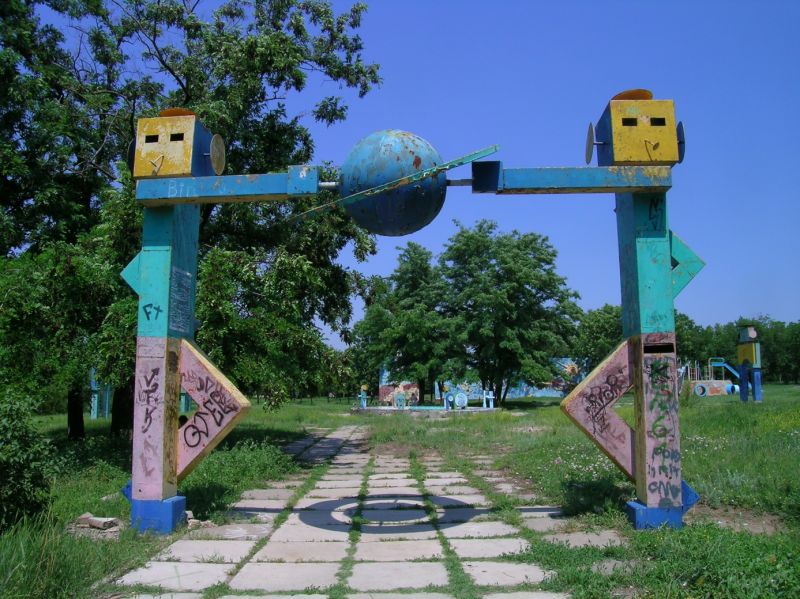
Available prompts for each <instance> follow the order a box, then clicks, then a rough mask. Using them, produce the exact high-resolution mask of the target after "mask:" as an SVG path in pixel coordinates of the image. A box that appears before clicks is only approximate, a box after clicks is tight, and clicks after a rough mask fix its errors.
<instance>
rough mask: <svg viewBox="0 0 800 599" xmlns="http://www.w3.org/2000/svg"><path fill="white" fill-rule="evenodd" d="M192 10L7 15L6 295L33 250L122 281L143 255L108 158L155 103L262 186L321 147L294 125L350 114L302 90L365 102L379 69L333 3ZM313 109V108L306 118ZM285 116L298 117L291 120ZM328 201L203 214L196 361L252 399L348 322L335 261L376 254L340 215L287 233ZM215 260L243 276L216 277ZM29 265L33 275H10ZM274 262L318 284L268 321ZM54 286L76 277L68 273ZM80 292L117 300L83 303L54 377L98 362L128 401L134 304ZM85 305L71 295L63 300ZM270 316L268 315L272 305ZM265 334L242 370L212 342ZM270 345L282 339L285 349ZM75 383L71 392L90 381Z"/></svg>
mask: <svg viewBox="0 0 800 599" xmlns="http://www.w3.org/2000/svg"><path fill="white" fill-rule="evenodd" d="M45 6H46V7H47V8H48V10H47V11H42V12H41V14H43V15H47V19H49V20H50V22H45V23H43V22H42V19H44V18H45V17H41V18H40V17H38V16H37V15H38V14H40V11H39V10H38V9H39V8H40V7H45ZM196 7H197V3H189V2H182V1H179V0H124V1H123V2H119V3H113V4H112V3H110V2H103V1H102V0H74V1H70V2H52V1H45V0H42V1H37V0H30V1H27V2H25V1H23V0H10V2H7V3H3V6H2V7H0V11H2V12H0V15H2V17H3V19H2V24H1V25H0V41H1V42H2V56H1V57H2V60H0V69H1V70H0V72H2V74H3V76H4V81H5V82H6V85H5V86H4V88H3V89H2V90H0V140H2V141H0V158H2V161H1V162H0V168H2V169H3V170H2V175H3V176H2V177H0V196H2V202H3V211H2V214H1V215H0V234H1V237H0V249H1V250H2V252H3V253H4V254H6V255H7V257H6V258H5V259H4V260H5V263H4V265H3V269H2V270H1V271H0V276H6V275H8V276H9V277H10V278H9V281H8V283H7V284H8V285H11V284H13V277H12V276H11V274H9V273H13V272H16V271H18V270H20V268H22V267H26V266H29V265H33V266H31V268H40V267H42V268H43V266H42V265H41V264H39V265H38V266H37V265H36V264H34V262H35V261H34V259H33V258H27V257H25V255H27V254H39V253H42V254H45V253H47V252H48V251H49V252H51V254H49V255H53V254H63V255H75V256H80V257H81V258H82V259H85V260H87V261H88V262H90V263H96V264H97V265H98V266H102V268H100V269H99V272H101V273H103V275H105V273H106V272H110V273H114V276H115V277H117V275H118V273H119V271H120V270H121V268H122V267H124V265H125V264H126V263H127V261H128V260H130V258H131V257H132V256H133V254H135V251H136V250H137V249H138V246H139V241H138V229H139V227H140V215H139V213H138V209H137V208H136V206H135V201H134V200H133V194H132V182H131V180H130V179H129V178H128V177H127V172H126V169H125V167H124V166H120V165H119V163H118V161H119V160H120V159H121V158H123V157H124V156H125V151H126V148H127V146H128V143H129V141H130V140H131V139H132V137H133V130H134V126H135V123H136V119H137V118H138V117H140V116H153V115H155V114H157V113H158V111H159V110H160V109H162V108H165V107H171V106H183V107H186V108H189V109H191V110H193V111H194V112H196V113H197V114H198V115H199V117H200V118H201V120H202V121H204V123H205V124H206V125H207V126H208V127H209V128H210V129H211V130H212V131H214V132H218V133H221V134H222V135H223V137H224V138H225V139H227V140H228V167H227V168H228V171H227V172H228V173H248V172H266V171H270V170H279V169H283V168H285V167H286V166H287V165H288V164H298V163H304V162H307V161H309V160H310V159H311V156H312V153H313V148H314V146H313V140H312V138H311V135H310V133H309V130H308V128H307V127H306V125H305V124H304V123H305V120H304V118H303V115H304V114H306V113H309V114H310V116H311V117H312V118H314V119H316V120H317V121H320V122H323V123H325V124H327V125H332V124H334V123H336V122H338V121H341V120H342V119H344V118H345V117H346V115H347V105H346V104H345V103H344V101H343V100H342V98H340V97H336V96H328V97H321V98H320V97H316V98H314V91H313V87H312V86H310V85H309V83H317V82H319V81H323V80H327V81H331V82H334V83H336V84H338V85H339V86H340V87H348V88H353V89H355V90H356V91H357V93H358V95H359V96H363V95H364V94H366V93H367V92H368V91H369V90H370V88H371V87H372V86H373V85H375V84H376V83H378V82H379V76H378V67H377V65H374V64H369V63H367V62H365V61H364V60H363V57H362V43H361V40H360V38H359V37H358V35H356V34H355V33H354V32H355V30H356V29H357V28H358V27H359V26H360V24H361V18H362V15H363V13H364V11H365V9H366V7H365V5H363V4H355V5H354V6H353V7H352V8H351V9H350V10H347V11H345V12H343V13H341V14H336V13H335V12H334V10H333V9H332V7H331V6H330V3H329V2H325V1H316V0H311V1H301V0H231V1H228V2H224V3H223V4H221V5H220V6H219V7H218V8H217V9H216V10H215V11H214V13H213V15H212V17H211V18H210V19H209V20H208V21H207V22H206V21H203V20H202V19H201V18H200V17H199V16H198V15H197V14H196V13H195V8H196ZM65 24H66V25H67V26H65ZM64 31H66V32H67V33H68V35H69V39H66V38H65V36H64V33H63V32H64ZM307 87H309V88H310V93H307V92H306V91H305V90H306V88H307ZM290 98H292V99H293V101H294V102H296V104H293V103H292V102H291V101H290ZM309 102H310V103H311V105H313V109H312V110H310V111H307V110H305V108H304V107H305V106H308V105H309ZM293 105H297V106H301V108H300V109H295V110H292V108H291V107H292V106H293ZM326 199H329V198H325V197H324V196H323V197H320V198H319V199H317V200H306V201H300V202H291V203H290V202H273V203H269V204H247V205H245V204H237V205H224V206H204V208H203V215H202V216H203V218H202V225H201V243H202V247H203V252H202V254H203V255H202V257H201V259H202V261H203V262H202V264H201V267H200V272H201V274H202V277H203V278H205V279H207V281H206V282H205V284H204V282H203V280H201V281H200V284H201V286H203V285H204V287H203V289H204V290H205V291H203V294H202V298H200V301H199V303H198V313H199V314H201V315H202V317H203V319H204V320H205V321H207V322H208V323H209V324H208V325H207V326H205V325H204V326H203V327H202V328H201V329H200V331H201V332H200V339H201V341H204V342H205V343H208V344H213V345H212V346H211V347H208V346H207V347H206V349H207V350H209V351H210V352H212V353H214V352H215V351H216V354H215V355H217V356H218V357H222V359H223V362H224V364H223V366H224V367H226V368H228V369H229V370H230V371H232V372H234V373H235V374H234V375H233V378H235V379H237V378H238V379H241V384H242V385H243V386H245V387H248V388H257V387H258V386H263V385H264V384H265V381H267V380H271V381H277V380H278V379H281V378H282V379H283V380H284V381H287V382H288V381H290V380H292V378H293V376H294V374H295V371H293V370H292V366H291V365H292V364H295V363H300V364H303V363H307V362H303V360H302V358H304V357H305V356H306V354H307V352H308V351H309V348H310V347H311V346H312V345H313V347H314V348H315V350H314V351H317V350H319V349H320V347H321V345H320V343H319V335H318V333H316V328H315V326H314V322H315V320H319V321H321V322H324V323H326V324H328V325H329V326H331V327H332V328H333V329H334V330H343V328H344V325H345V323H346V322H347V321H348V320H349V317H350V310H351V307H350V294H351V292H352V291H353V289H354V288H355V287H354V284H355V278H354V276H353V274H352V273H351V272H349V271H347V270H346V269H345V268H343V267H342V266H341V265H339V264H337V262H336V258H337V256H338V255H339V253H340V252H341V251H342V250H343V249H344V248H345V246H347V245H348V244H352V247H353V248H354V252H355V254H356V256H357V258H359V259H363V258H364V257H365V256H366V255H368V254H369V253H370V252H373V251H374V240H373V239H372V238H371V237H370V236H369V235H368V234H367V233H366V232H365V231H363V230H362V229H360V228H358V227H357V226H356V225H355V224H353V223H352V221H350V220H349V219H347V218H346V217H345V216H344V213H343V212H342V211H339V210H333V211H328V212H326V213H325V214H323V215H321V216H320V217H318V218H317V219H315V220H314V221H312V222H310V223H307V222H303V223H299V224H298V223H293V224H286V222H285V221H286V217H287V216H289V215H291V214H292V213H294V212H297V211H302V210H305V209H307V208H308V207H309V206H310V205H311V204H312V203H313V202H314V201H325V200H326ZM56 243H66V244H67V246H69V247H66V246H55V245H53V244H56ZM216 250H219V251H220V252H227V253H225V254H215V253H214V251H216ZM220 255H223V256H225V258H226V259H227V260H229V261H231V262H232V263H235V264H242V265H244V264H247V265H250V266H251V267H253V268H251V270H249V271H246V272H244V271H243V272H238V271H235V270H234V269H231V268H226V267H225V265H224V264H223V260H221V259H219V256H220ZM22 259H24V260H28V262H25V263H23V262H20V263H19V265H17V261H18V260H22ZM207 259H208V260H209V262H208V264H205V261H206V260H207ZM32 261H33V262H32ZM276 264H278V265H286V264H292V265H296V266H298V267H300V268H298V270H294V269H292V268H289V269H288V270H284V271H283V274H284V276H287V277H289V278H290V279H291V280H293V281H295V277H296V281H295V282H298V283H299V282H301V281H302V282H304V283H307V282H309V281H313V283H314V284H313V285H312V286H310V287H309V288H308V289H305V290H304V292H303V293H302V294H294V295H293V296H292V297H293V298H294V299H295V300H297V301H299V302H300V305H299V306H298V309H297V310H296V311H295V312H293V313H292V314H291V315H287V313H286V312H281V313H276V314H274V315H268V314H267V313H266V310H267V309H266V308H264V307H263V306H261V302H262V296H261V295H259V294H261V293H262V292H265V290H267V296H268V297H269V298H270V299H271V300H274V294H273V295H270V292H271V289H270V288H269V287H270V285H273V286H274V285H275V277H274V276H272V275H271V274H270V270H271V269H272V268H273V266H275V265H276ZM253 265H255V266H253ZM308 271H314V272H313V274H312V273H309V272H308ZM49 272H51V274H53V275H54V276H56V275H60V274H63V276H64V277H67V278H69V277H72V274H71V273H70V272H68V271H67V270H65V269H61V270H59V269H55V270H54V269H50V271H49ZM82 283H86V285H88V286H89V287H94V286H97V285H98V284H99V285H100V286H101V287H102V286H106V285H110V288H109V292H110V293H108V294H95V295H94V296H92V297H91V299H92V300H93V305H92V309H91V310H90V312H92V315H91V318H87V320H88V321H89V323H88V324H87V325H86V327H83V325H81V327H68V328H67V329H65V331H63V332H62V334H63V335H66V336H69V335H72V336H71V337H70V339H69V342H67V343H64V344H63V345H62V347H63V348H73V350H74V352H75V353H74V355H72V354H70V355H71V357H70V359H68V360H66V359H65V360H61V359H54V360H53V365H54V366H53V367H54V368H56V369H57V370H59V364H63V365H65V366H64V368H66V365H68V364H73V363H74V364H81V365H82V366H83V369H84V370H88V363H87V356H88V355H89V354H90V353H91V354H92V355H94V361H95V362H96V363H98V365H99V366H100V367H101V370H102V375H103V376H104V378H106V379H107V380H112V381H115V382H117V383H118V384H119V386H120V387H119V388H120V389H130V384H131V380H132V378H131V377H132V370H130V369H129V365H130V364H131V362H132V348H133V343H132V339H133V323H134V320H135V318H134V317H132V316H131V315H132V314H134V312H132V311H133V310H135V301H132V296H131V292H130V290H128V289H126V288H125V287H124V286H123V285H121V284H120V283H119V280H118V279H115V282H114V283H113V284H111V283H108V282H107V281H106V279H103V281H102V282H98V281H96V280H93V279H92V277H91V276H90V277H89V281H88V282H82ZM74 284H75V283H74V282H71V281H68V280H63V281H62V280H59V279H57V278H54V279H52V284H51V289H52V293H54V294H62V295H63V297H60V298H54V301H53V304H52V305H53V309H52V310H51V311H50V316H51V319H50V320H51V321H52V322H58V320H59V319H65V318H67V317H68V315H69V313H68V312H66V311H63V310H66V307H67V306H68V301H67V300H68V299H69V297H70V296H69V295H68V294H69V293H70V292H71V291H70V289H71V286H72V285H74ZM0 285H2V283H0ZM104 288H105V287H104ZM231 289H233V290H234V291H233V292H231V293H227V291H230V290H231ZM213 290H225V291H226V293H218V294H214V293H212V291H213ZM300 295H302V299H298V297H299V296H300ZM84 296H85V294H77V295H74V297H73V301H76V302H79V301H82V298H83V297H84ZM204 302H208V303H204ZM226 302H228V303H231V302H234V303H233V304H232V305H226ZM235 302H239V303H235ZM241 302H246V303H241ZM267 304H268V305H269V306H270V308H269V309H272V308H275V309H277V308H276V305H277V304H276V303H275V302H274V301H272V302H271V303H270V302H267ZM62 308H63V310H62ZM95 308H96V310H95ZM232 308H233V309H235V311H236V312H237V318H238V320H235V319H233V317H232V312H231V309H232ZM251 314H254V315H256V320H255V321H254V322H258V323H259V324H260V325H262V326H268V325H269V326H272V327H274V329H273V330H270V329H258V328H257V327H256V326H252V325H249V326H245V324H244V321H246V320H247V319H248V318H249V317H250V315H251ZM24 322H25V325H24V326H28V321H24ZM80 322H81V323H82V322H84V321H80ZM214 322H224V323H226V324H228V325H230V328H229V329H228V330H229V332H230V333H231V336H230V337H225V338H224V340H223V337H222V336H221V335H220V334H219V333H218V332H215V331H214V330H213V326H214V325H213V324H212V323H214ZM70 331H71V332H70ZM14 333H15V334H16V335H17V336H18V337H20V338H22V337H24V336H25V335H27V336H28V337H30V338H31V343H32V342H33V340H36V341H37V342H38V343H40V344H41V345H42V346H43V347H44V344H45V340H46V336H47V335H49V334H50V331H49V330H44V329H42V328H41V327H37V326H34V323H32V322H31V323H30V328H29V329H25V328H23V327H20V328H19V330H18V331H15V332H14ZM270 334H272V336H273V338H272V341H274V345H271V346H270V347H269V348H267V349H269V350H270V351H268V352H266V353H265V354H263V355H261V356H260V358H259V357H258V356H256V357H254V356H248V358H247V364H245V362H246V360H245V355H244V353H243V352H235V353H234V357H233V358H230V357H228V354H223V353H221V352H220V350H219V347H220V346H219V345H217V344H224V345H226V346H227V347H244V348H259V349H265V348H264V347H263V346H262V345H259V343H260V341H259V339H258V337H259V336H261V337H263V336H265V335H270ZM280 335H286V337H285V338H282V339H278V336H280ZM8 341H9V339H8V338H6V337H3V338H0V346H3V347H8V346H9V344H8V343H7V342H8ZM81 343H83V346H81ZM279 347H282V348H283V352H284V353H282V354H281V355H280V359H278V360H277V364H272V365H267V364H266V362H267V361H269V360H273V361H274V360H275V359H276V355H277V354H276V352H277V351H278V348H279ZM89 350H91V352H90V351H89ZM64 351H66V350H64ZM5 355H6V356H13V352H11V351H8V352H6V353H5ZM310 355H312V356H313V355H317V354H315V353H313V352H312V353H311V354H310ZM254 362H257V363H254ZM319 364H320V363H317V368H319ZM248 367H249V368H251V369H255V371H256V372H258V373H259V374H258V376H256V375H252V374H250V373H251V370H250V369H248ZM14 368H15V364H14V362H13V360H12V359H9V360H8V361H7V362H5V364H4V365H0V371H2V372H4V373H5V374H7V375H8V376H9V377H10V380H19V379H21V378H24V376H26V373H25V372H24V370H23V369H22V368H18V369H17V370H18V372H16V373H14V372H11V371H13V370H14ZM85 374H86V373H83V374H82V376H77V375H76V376H75V377H74V378H75V380H76V381H78V380H81V381H82V380H84V379H85V376H83V375H85ZM27 376H28V378H29V379H30V381H31V385H32V386H34V387H37V388H41V387H42V383H43V382H44V381H45V380H46V379H42V378H41V376H42V375H40V374H39V371H34V372H33V373H31V371H28V373H27ZM63 376H64V377H66V374H64V375H63ZM62 378H63V377H62ZM237 382H239V381H237ZM77 384H78V383H77V382H76V383H75V385H77ZM126 392H127V393H128V395H130V393H129V391H126ZM75 393H77V387H76V388H75V390H73V394H75ZM115 413H116V410H115Z"/></svg>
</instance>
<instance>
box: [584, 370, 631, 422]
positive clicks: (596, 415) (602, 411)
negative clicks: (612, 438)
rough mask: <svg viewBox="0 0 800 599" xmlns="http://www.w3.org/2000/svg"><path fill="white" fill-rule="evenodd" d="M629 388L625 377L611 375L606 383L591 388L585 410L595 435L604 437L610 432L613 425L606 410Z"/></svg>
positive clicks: (586, 396) (585, 396) (587, 395)
mask: <svg viewBox="0 0 800 599" xmlns="http://www.w3.org/2000/svg"><path fill="white" fill-rule="evenodd" d="M627 388H628V385H627V381H626V380H625V377H623V376H618V375H616V374H609V375H608V376H607V377H606V382H605V383H603V384H601V385H599V386H595V387H591V388H590V389H589V392H588V393H587V394H585V395H584V405H585V407H584V410H585V411H586V415H587V416H588V417H589V421H590V422H591V423H592V434H593V435H595V436H597V435H603V434H604V433H606V432H607V431H608V430H609V428H610V427H611V423H610V422H609V420H608V415H607V412H606V410H607V408H608V407H609V406H611V405H613V404H614V402H616V401H617V400H618V399H619V397H620V395H622V394H623V393H625V391H626V389H627Z"/></svg>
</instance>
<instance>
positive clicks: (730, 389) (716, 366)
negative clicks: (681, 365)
mask: <svg viewBox="0 0 800 599" xmlns="http://www.w3.org/2000/svg"><path fill="white" fill-rule="evenodd" d="M685 368H686V377H687V378H688V380H689V384H690V385H691V388H692V393H694V394H695V395H697V396H698V397H718V396H721V395H732V394H734V393H739V385H735V384H732V383H731V382H730V381H729V380H728V379H727V378H725V371H726V370H727V371H729V372H730V373H731V374H732V375H733V376H735V377H736V378H737V379H738V378H739V373H738V371H736V369H734V368H733V366H731V365H730V364H728V363H727V362H726V361H725V358H709V359H708V365H707V366H705V367H704V368H701V367H700V366H699V365H698V364H697V363H695V364H693V365H692V364H687V365H686V366H685ZM718 372H719V373H720V376H719V377H717V373H718Z"/></svg>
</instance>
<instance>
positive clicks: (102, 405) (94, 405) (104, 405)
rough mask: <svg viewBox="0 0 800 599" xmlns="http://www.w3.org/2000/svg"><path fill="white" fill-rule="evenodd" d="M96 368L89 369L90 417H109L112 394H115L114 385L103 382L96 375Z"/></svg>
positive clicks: (93, 418) (94, 418)
mask: <svg viewBox="0 0 800 599" xmlns="http://www.w3.org/2000/svg"><path fill="white" fill-rule="evenodd" d="M94 374H95V371H94V368H92V369H91V370H89V406H90V408H89V417H90V418H91V419H92V420H97V419H98V418H100V417H101V416H100V413H101V411H102V418H108V415H109V413H110V407H111V396H112V395H114V386H113V385H109V384H103V383H101V382H100V381H98V380H97V379H96V378H95V376H94Z"/></svg>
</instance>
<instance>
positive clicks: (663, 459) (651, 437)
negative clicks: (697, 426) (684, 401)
mask: <svg viewBox="0 0 800 599" xmlns="http://www.w3.org/2000/svg"><path fill="white" fill-rule="evenodd" d="M643 371H644V394H643V395H644V396H643V398H642V400H643V404H644V405H642V406H641V412H640V413H641V415H642V417H643V421H644V427H645V435H644V436H643V437H641V439H642V440H643V442H644V444H645V446H644V447H643V448H641V449H642V450H643V453H644V456H645V458H646V461H647V465H646V472H645V475H646V476H645V479H646V498H644V497H641V496H640V499H646V502H647V505H648V506H657V507H662V508H668V507H679V506H681V505H682V504H683V497H682V493H681V447H680V431H679V427H678V382H677V370H676V361H675V355H674V354H645V355H644V357H643ZM642 486H644V485H642ZM641 492H642V489H641V487H639V493H640V494H641Z"/></svg>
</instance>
